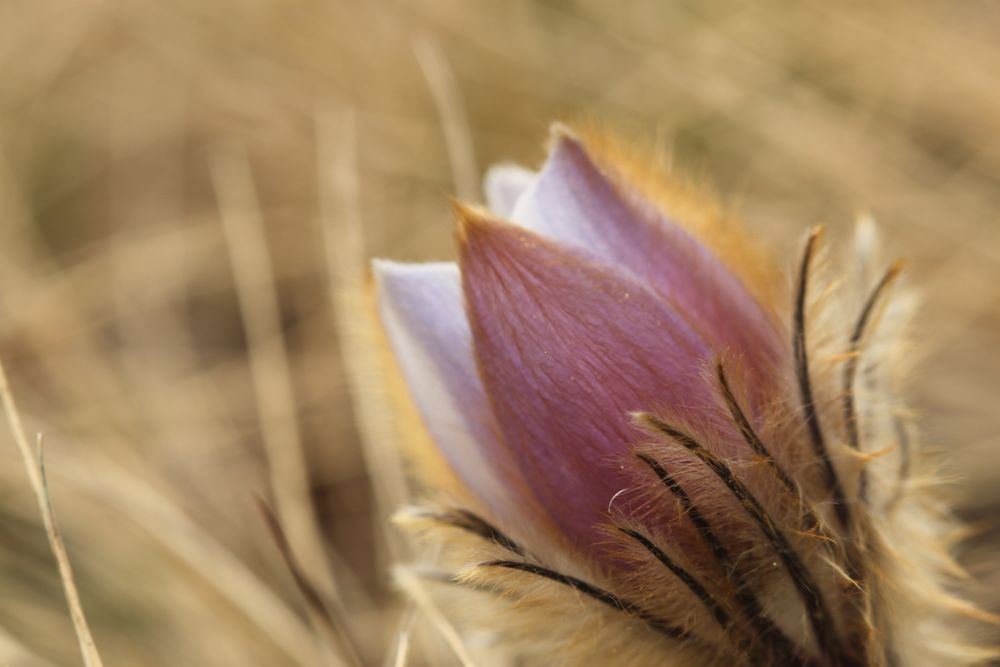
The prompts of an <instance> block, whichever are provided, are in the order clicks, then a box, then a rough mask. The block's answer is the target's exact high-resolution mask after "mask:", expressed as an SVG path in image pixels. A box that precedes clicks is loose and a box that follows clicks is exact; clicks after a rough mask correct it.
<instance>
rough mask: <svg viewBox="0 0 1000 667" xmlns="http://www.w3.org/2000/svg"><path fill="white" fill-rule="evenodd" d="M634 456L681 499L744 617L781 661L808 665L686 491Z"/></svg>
mask: <svg viewBox="0 0 1000 667" xmlns="http://www.w3.org/2000/svg"><path fill="white" fill-rule="evenodd" d="M636 456H638V458H639V459H640V460H641V461H642V462H643V463H645V464H646V465H647V466H649V468H650V469H651V470H652V471H653V472H654V473H655V474H656V476H657V477H659V479H660V481H661V482H662V483H663V485H664V486H665V487H667V490H668V491H670V493H672V494H673V495H674V497H676V498H677V500H678V502H680V504H681V509H682V510H683V513H684V514H685V515H686V516H687V517H688V519H690V521H691V523H692V524H693V525H694V527H695V529H696V530H697V531H698V534H699V535H700V536H701V538H702V540H704V541H705V543H706V544H707V545H708V548H709V550H710V551H711V552H712V555H713V556H714V558H715V560H716V562H717V563H718V564H719V566H720V567H721V568H722V569H723V570H724V571H725V572H726V574H727V575H728V576H729V578H730V579H731V580H732V583H733V587H734V589H735V591H734V597H735V600H736V602H737V604H738V605H739V606H740V609H741V612H742V614H743V616H744V617H745V618H746V620H747V622H748V623H749V624H750V626H751V627H752V628H753V629H754V630H755V631H756V632H757V633H758V634H759V635H760V636H761V638H763V639H764V640H765V641H767V642H768V644H769V645H770V646H771V648H772V650H773V651H774V653H775V654H776V657H777V658H778V659H780V660H781V662H780V664H787V665H805V664H808V663H807V662H805V661H803V660H802V658H801V657H800V656H799V655H798V653H799V651H798V649H797V647H796V646H795V644H794V643H793V642H792V640H791V639H789V638H788V636H787V635H785V633H784V632H783V631H782V630H781V629H780V628H779V627H778V626H776V625H775V624H774V622H773V621H771V619H770V618H768V616H767V615H766V614H765V613H764V609H763V607H762V606H761V604H760V600H758V599H757V596H756V594H754V592H753V590H752V589H751V588H750V585H749V584H748V583H747V580H746V577H744V576H743V573H742V572H740V569H739V565H738V564H737V563H736V561H735V559H734V558H733V556H732V554H730V553H729V550H728V549H726V547H725V546H724V545H723V544H722V541H721V540H719V537H718V536H717V535H716V534H715V531H713V530H712V527H711V526H710V525H709V523H708V520H707V519H705V517H704V515H702V513H701V511H700V510H699V509H698V507H697V505H695V503H694V501H693V500H692V499H691V496H689V495H688V494H687V492H686V491H685V490H684V488H683V487H682V486H681V485H680V484H679V483H678V482H677V480H675V479H674V478H673V477H672V476H671V475H670V473H668V472H667V471H666V469H665V468H664V467H663V466H661V465H660V463H659V462H658V461H657V460H656V459H654V458H653V457H651V456H649V455H647V454H641V453H640V454H637V455H636Z"/></svg>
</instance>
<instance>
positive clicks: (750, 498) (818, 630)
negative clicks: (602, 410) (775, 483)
mask: <svg viewBox="0 0 1000 667" xmlns="http://www.w3.org/2000/svg"><path fill="white" fill-rule="evenodd" d="M642 419H643V421H644V422H645V423H646V424H648V425H650V426H651V427H653V428H655V429H656V430H657V431H659V432H660V433H661V434H663V435H665V436H667V437H668V438H670V439H671V440H673V441H675V442H677V443H678V444H680V445H681V446H682V447H684V448H685V449H687V450H688V451H690V452H691V453H692V454H694V455H695V456H696V457H698V459H699V460H701V462H702V463H704V464H705V465H706V466H707V467H708V468H709V469H710V470H711V471H712V472H714V473H715V475H716V476H717V477H718V478H719V479H720V480H721V481H722V483H723V484H725V485H726V487H727V488H728V489H729V491H730V492H731V493H732V494H733V496H734V497H735V498H736V500H737V501H739V503H740V505H741V506H742V507H743V509H744V511H745V512H746V513H747V514H748V515H750V517H751V518H752V519H753V520H754V522H755V523H756V524H757V525H758V527H759V528H760V529H761V532H762V533H764V536H765V537H766V538H767V541H768V542H769V543H770V544H771V546H772V548H774V550H775V552H776V553H777V554H778V558H779V559H780V560H781V562H782V564H783V565H784V566H785V570H786V571H787V572H788V575H789V577H790V578H791V580H792V582H793V583H794V584H795V588H796V590H797V591H798V594H799V597H800V598H801V599H802V603H803V605H804V606H805V608H806V613H807V615H808V617H809V623H810V626H811V627H812V629H813V634H814V635H815V637H816V642H817V644H818V645H819V648H820V651H821V652H822V653H823V654H824V655H827V656H829V657H830V658H832V659H833V661H834V664H837V665H847V664H849V662H848V660H847V656H846V655H845V651H844V647H842V646H841V644H840V641H839V640H838V638H837V636H836V632H835V630H834V623H833V617H832V615H831V614H830V612H829V609H828V608H827V605H826V602H825V601H824V599H823V594H822V592H821V591H820V589H819V586H818V585H817V583H816V581H815V579H814V578H813V576H812V575H811V574H810V573H809V571H808V569H807V568H806V566H805V563H803V562H802V560H801V559H800V558H799V556H798V554H797V553H795V550H794V549H793V548H792V545H791V544H790V543H789V542H788V539H787V538H786V537H785V536H784V534H783V533H782V532H781V531H780V530H779V529H778V528H777V526H775V524H774V520H773V519H772V518H771V516H770V515H769V514H768V513H767V511H766V510H765V509H764V507H763V506H762V505H761V504H760V501H758V500H757V498H756V497H755V496H754V495H753V493H751V492H750V489H749V488H747V486H746V485H745V484H743V482H741V481H740V480H739V479H737V478H736V476H735V475H734V474H733V472H732V470H731V469H730V468H729V466H728V465H726V464H725V463H724V462H723V461H722V460H721V459H719V458H718V457H717V456H715V454H713V453H712V452H710V451H708V450H707V449H705V448H704V447H702V446H701V445H700V444H698V442H697V441H695V440H694V439H693V438H692V437H691V436H689V435H687V434H686V433H683V432H681V431H678V430H677V429H675V428H674V427H672V426H670V425H669V424H667V423H666V422H664V421H662V420H660V419H658V418H656V417H655V416H653V415H649V414H646V415H643V416H642Z"/></svg>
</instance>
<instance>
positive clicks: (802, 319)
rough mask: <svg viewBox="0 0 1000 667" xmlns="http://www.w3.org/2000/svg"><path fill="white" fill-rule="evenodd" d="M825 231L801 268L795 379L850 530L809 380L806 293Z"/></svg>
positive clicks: (814, 237)
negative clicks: (813, 261) (810, 273)
mask: <svg viewBox="0 0 1000 667" xmlns="http://www.w3.org/2000/svg"><path fill="white" fill-rule="evenodd" d="M820 233H821V229H820V228H817V229H815V230H813V232H812V233H811V234H810V235H809V239H808V240H807V241H806V247H805V251H804V252H803V255H802V264H801V266H800V268H799V278H798V285H797V288H796V291H795V317H794V327H795V330H794V336H793V353H794V355H795V375H796V377H797V379H798V385H799V398H800V400H801V402H802V412H803V416H804V417H805V420H806V426H807V427H808V429H809V438H810V441H811V442H812V446H813V452H814V453H815V454H816V458H818V459H819V462H820V465H821V466H822V468H823V475H824V476H825V477H826V484H827V487H829V489H830V493H831V494H832V495H833V503H834V510H835V511H836V513H837V519H838V520H839V521H840V524H841V526H842V527H843V528H844V529H848V528H849V527H850V524H851V514H850V509H849V508H848V506H847V499H846V498H845V496H844V488H843V486H842V485H841V483H840V477H839V476H838V475H837V469H836V468H835V467H834V465H833V460H832V459H831V458H830V452H829V451H828V450H827V448H826V441H825V439H824V437H823V429H822V427H821V426H820V423H819V415H818V414H817V412H816V404H815V401H814V399H813V391H812V381H811V380H810V378H809V352H808V349H807V345H806V293H807V291H808V287H809V268H810V266H811V264H812V260H813V255H814V254H815V251H816V243H817V241H818V240H819V236H820Z"/></svg>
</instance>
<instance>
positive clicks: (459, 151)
mask: <svg viewBox="0 0 1000 667" xmlns="http://www.w3.org/2000/svg"><path fill="white" fill-rule="evenodd" d="M413 50H414V52H415V53H416V54H417V62H419V63H420V69H421V70H422V71H423V73H424V78H426V79H427V85H428V86H430V89H431V95H432V96H433V97H434V105H435V106H436V107H437V111H438V115H439V116H440V119H441V127H442V129H443V130H444V140H445V144H446V146H447V148H448V160H449V161H450V162H451V172H452V179H453V180H454V182H455V194H456V195H458V198H459V199H461V200H462V201H466V202H473V201H477V200H478V199H479V169H478V168H477V167H476V151H475V149H474V148H473V144H472V132H471V131H470V130H469V119H468V118H467V117H466V115H465V107H464V106H463V105H462V96H461V94H460V93H459V90H458V83H456V82H455V77H454V75H453V74H452V72H451V68H450V67H449V66H448V60H447V58H445V56H444V53H443V52H442V51H441V47H440V45H439V44H438V43H437V42H436V41H434V40H432V39H431V38H429V37H423V38H420V39H418V40H416V41H415V42H414V44H413Z"/></svg>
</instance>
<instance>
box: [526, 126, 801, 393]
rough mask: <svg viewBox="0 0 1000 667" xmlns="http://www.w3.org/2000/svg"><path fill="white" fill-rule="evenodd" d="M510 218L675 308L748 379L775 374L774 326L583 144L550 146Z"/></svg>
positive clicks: (704, 252) (705, 252) (705, 254)
mask: <svg viewBox="0 0 1000 667" xmlns="http://www.w3.org/2000/svg"><path fill="white" fill-rule="evenodd" d="M512 219H513V220H514V222H517V223H519V224H522V225H524V226H526V227H528V228H530V229H532V230H535V231H537V232H538V233H540V234H542V235H544V236H546V237H548V238H550V239H554V240H557V241H559V242H561V243H565V244H567V245H569V246H572V247H574V248H578V249H580V250H584V251H586V252H587V253H589V254H591V255H593V256H594V257H595V258H597V259H599V260H602V261H604V262H606V263H607V264H609V265H611V266H616V267H621V270H623V271H628V272H629V273H630V274H631V275H632V276H633V277H635V278H636V279H637V280H639V281H640V282H643V283H645V284H648V285H650V286H651V287H652V288H653V289H654V290H655V291H657V292H658V293H659V294H661V295H662V296H663V297H665V298H666V299H667V300H668V301H670V302H671V303H673V304H675V305H676V306H677V307H678V308H679V309H680V310H681V311H682V312H683V313H684V314H685V316H686V317H688V319H689V320H690V321H691V323H692V324H693V325H694V326H695V327H696V328H697V329H698V331H699V332H700V333H701V334H702V335H703V336H704V337H705V338H706V339H707V340H708V341H710V342H711V344H712V346H713V348H714V350H715V352H716V354H719V355H725V356H726V357H727V358H729V359H730V360H735V358H742V360H743V361H744V363H746V365H748V366H749V367H750V369H751V371H756V376H755V380H758V381H759V380H762V379H766V378H768V377H771V376H773V375H774V367H775V366H776V364H777V363H778V360H779V359H781V355H782V352H783V350H784V345H783V343H782V339H781V337H780V334H779V333H778V329H777V327H776V325H775V323H774V321H773V320H772V319H771V318H770V317H769V316H768V315H767V314H766V313H765V311H764V310H763V309H762V308H761V306H760V304H758V303H757V301H756V300H755V299H754V298H753V296H752V295H751V294H750V293H749V292H748V291H747V289H746V287H745V286H744V285H743V283H742V282H741V281H740V279H739V278H738V277H737V276H735V275H734V274H733V273H732V272H731V271H730V270H729V269H727V268H726V266H725V265H723V264H722V263H721V262H720V261H719V259H718V258H717V257H715V255H714V254H713V253H712V252H711V250H710V249H709V248H708V247H706V246H705V245H704V244H702V243H701V242H700V241H698V240H697V239H696V238H695V237H694V236H692V235H691V234H690V233H689V232H688V231H686V230H685V229H683V228H682V227H681V226H679V225H678V224H676V223H674V222H673V221H671V220H669V219H667V218H666V217H664V216H663V215H662V214H661V213H660V212H659V211H658V210H657V209H656V208H655V207H654V206H653V205H652V204H651V203H649V202H648V201H646V200H645V199H643V198H642V197H641V196H639V195H638V193H636V192H632V191H629V190H626V188H625V186H622V185H620V184H619V183H618V182H617V181H613V179H611V178H609V177H608V176H607V175H606V174H605V173H604V172H602V169H601V167H599V166H598V165H597V164H596V163H595V162H594V161H593V160H592V159H591V157H590V155H589V154H588V152H587V150H586V148H585V147H584V145H583V144H582V143H581V142H580V141H579V140H577V139H576V138H574V137H573V136H572V135H570V134H569V133H568V132H567V131H565V130H561V129H557V134H556V137H555V145H554V148H553V149H552V152H551V154H550V156H549V159H548V161H547V162H546V163H545V166H544V167H543V168H542V170H541V172H540V173H539V175H538V178H537V180H536V181H535V183H534V184H533V185H532V186H531V188H530V189H529V190H528V192H527V193H525V194H524V196H522V197H521V199H520V200H519V201H518V204H517V206H516V207H515V209H514V212H513V215H512Z"/></svg>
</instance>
